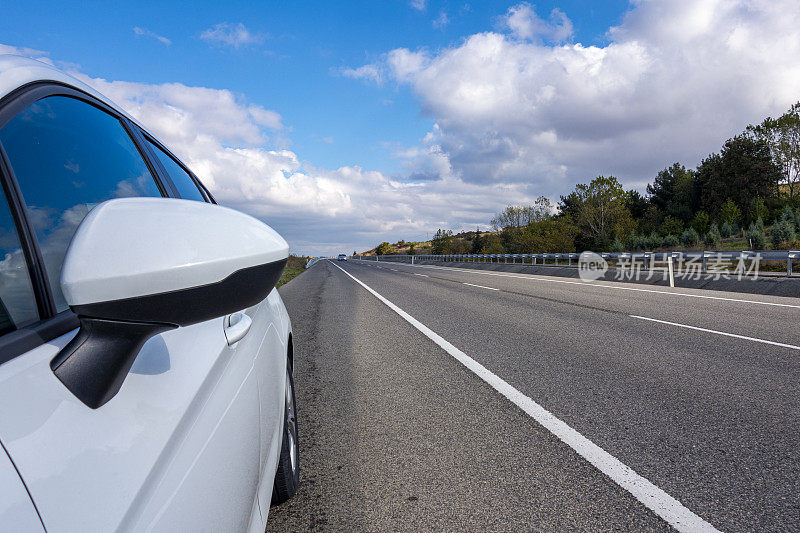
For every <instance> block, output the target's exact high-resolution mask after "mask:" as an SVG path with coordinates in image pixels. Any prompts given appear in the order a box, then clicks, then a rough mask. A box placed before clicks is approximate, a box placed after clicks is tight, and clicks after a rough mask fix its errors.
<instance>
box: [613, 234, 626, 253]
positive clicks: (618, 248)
mask: <svg viewBox="0 0 800 533" xmlns="http://www.w3.org/2000/svg"><path fill="white" fill-rule="evenodd" d="M624 251H625V247H624V246H623V245H622V241H620V240H619V237H617V238H615V239H614V242H612V243H611V248H610V250H609V252H614V253H619V252H624Z"/></svg>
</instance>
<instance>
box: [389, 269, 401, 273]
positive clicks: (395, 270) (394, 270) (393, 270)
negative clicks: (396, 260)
mask: <svg viewBox="0 0 800 533" xmlns="http://www.w3.org/2000/svg"><path fill="white" fill-rule="evenodd" d="M389 270H391V271H392V272H400V271H399V270H397V269H396V268H390V269H389Z"/></svg>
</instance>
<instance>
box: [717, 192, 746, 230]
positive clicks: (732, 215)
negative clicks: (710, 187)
mask: <svg viewBox="0 0 800 533" xmlns="http://www.w3.org/2000/svg"><path fill="white" fill-rule="evenodd" d="M741 216H742V210H741V209H739V206H738V205H736V202H734V201H733V200H732V199H730V198H728V199H727V200H725V203H724V204H722V207H720V209H719V218H720V220H721V221H722V222H727V223H728V224H730V225H733V224H735V223H737V222H739V218H740V217H741Z"/></svg>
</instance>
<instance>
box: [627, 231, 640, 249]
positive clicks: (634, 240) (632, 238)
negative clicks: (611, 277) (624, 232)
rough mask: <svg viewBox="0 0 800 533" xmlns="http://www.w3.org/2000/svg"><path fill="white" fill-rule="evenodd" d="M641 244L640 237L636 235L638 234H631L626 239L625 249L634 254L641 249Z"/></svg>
mask: <svg viewBox="0 0 800 533" xmlns="http://www.w3.org/2000/svg"><path fill="white" fill-rule="evenodd" d="M639 243H640V241H639V236H638V235H636V233H631V234H630V235H628V238H627V239H625V248H627V249H628V251H630V252H634V251H636V250H638V249H639V247H640V244H639Z"/></svg>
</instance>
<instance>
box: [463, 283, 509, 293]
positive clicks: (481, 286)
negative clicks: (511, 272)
mask: <svg viewBox="0 0 800 533" xmlns="http://www.w3.org/2000/svg"><path fill="white" fill-rule="evenodd" d="M461 283H463V284H464V285H469V286H470V287H480V288H481V289H489V290H490V291H499V290H500V289H495V288H494V287H486V286H484V285H475V284H474V283H467V282H466V281H462V282H461Z"/></svg>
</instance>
